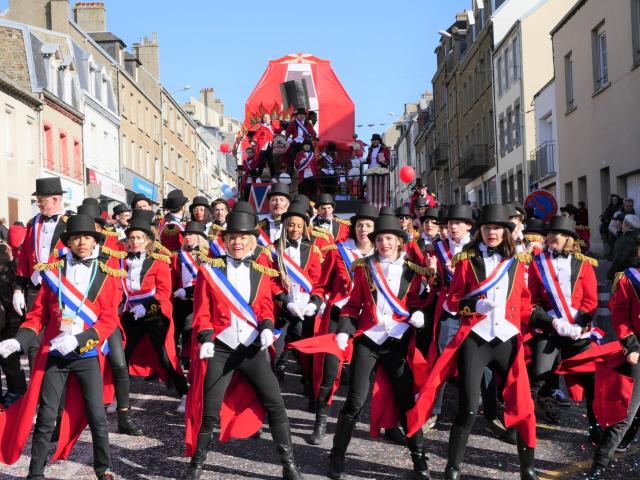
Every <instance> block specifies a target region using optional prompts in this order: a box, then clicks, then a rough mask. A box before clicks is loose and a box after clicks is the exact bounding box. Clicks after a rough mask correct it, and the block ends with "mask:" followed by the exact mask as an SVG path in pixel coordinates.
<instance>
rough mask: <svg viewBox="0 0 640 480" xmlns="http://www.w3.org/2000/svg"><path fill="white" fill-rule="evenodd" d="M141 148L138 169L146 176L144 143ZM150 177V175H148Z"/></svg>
mask: <svg viewBox="0 0 640 480" xmlns="http://www.w3.org/2000/svg"><path fill="white" fill-rule="evenodd" d="M138 148H139V153H138V162H140V163H139V164H138V171H139V172H140V173H141V174H142V175H145V176H146V173H145V165H144V148H143V147H142V145H140V147H138ZM147 178H148V177H147Z"/></svg>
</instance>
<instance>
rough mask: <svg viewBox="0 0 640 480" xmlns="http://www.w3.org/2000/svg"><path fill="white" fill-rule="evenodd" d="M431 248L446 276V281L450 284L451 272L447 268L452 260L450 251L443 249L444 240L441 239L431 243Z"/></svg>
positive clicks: (446, 248)
mask: <svg viewBox="0 0 640 480" xmlns="http://www.w3.org/2000/svg"><path fill="white" fill-rule="evenodd" d="M447 245H448V243H447ZM433 246H434V250H435V252H436V256H437V257H438V260H440V263H441V264H442V269H443V270H444V272H445V273H446V274H447V281H449V282H450V281H451V280H452V279H453V272H452V271H451V269H450V268H449V267H448V265H451V260H453V255H451V249H450V248H448V247H445V245H444V240H442V239H440V240H437V241H435V242H433Z"/></svg>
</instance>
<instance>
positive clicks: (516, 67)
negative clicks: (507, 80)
mask: <svg viewBox="0 0 640 480" xmlns="http://www.w3.org/2000/svg"><path fill="white" fill-rule="evenodd" d="M511 50H512V55H513V59H512V60H513V61H512V62H511V63H512V64H513V65H512V67H511V68H513V80H514V81H516V80H518V79H519V78H520V48H519V44H518V37H515V38H514V39H513V42H512V44H511Z"/></svg>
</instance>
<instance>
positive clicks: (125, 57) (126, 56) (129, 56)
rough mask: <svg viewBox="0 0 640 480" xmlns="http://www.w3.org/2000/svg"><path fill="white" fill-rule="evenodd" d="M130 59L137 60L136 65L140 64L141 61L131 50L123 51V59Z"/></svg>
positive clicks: (126, 60)
mask: <svg viewBox="0 0 640 480" xmlns="http://www.w3.org/2000/svg"><path fill="white" fill-rule="evenodd" d="M132 60H133V61H136V62H138V65H142V62H141V61H140V60H139V59H138V57H136V56H135V55H134V54H132V53H131V52H124V61H125V62H130V61H132Z"/></svg>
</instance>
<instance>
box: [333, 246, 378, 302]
mask: <svg viewBox="0 0 640 480" xmlns="http://www.w3.org/2000/svg"><path fill="white" fill-rule="evenodd" d="M343 245H344V246H345V248H347V249H348V250H351V251H352V252H353V254H354V256H355V257H356V258H362V257H368V256H369V255H371V253H373V249H371V250H369V251H368V252H367V253H364V252H362V251H360V250H359V249H358V247H357V246H356V242H355V240H354V239H352V238H349V239H347V240H346V241H345V242H344V243H343ZM348 301H349V297H348V296H347V297H345V298H343V299H342V300H339V301H337V302H336V303H334V305H335V306H336V307H338V308H342V307H344V306H345V305H346V304H347V302H348Z"/></svg>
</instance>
